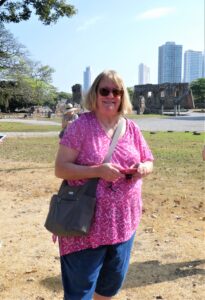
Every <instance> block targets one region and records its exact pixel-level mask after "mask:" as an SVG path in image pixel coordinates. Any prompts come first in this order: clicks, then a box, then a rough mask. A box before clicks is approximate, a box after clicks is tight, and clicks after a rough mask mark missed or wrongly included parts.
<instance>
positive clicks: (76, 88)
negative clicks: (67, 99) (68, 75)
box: [72, 83, 82, 105]
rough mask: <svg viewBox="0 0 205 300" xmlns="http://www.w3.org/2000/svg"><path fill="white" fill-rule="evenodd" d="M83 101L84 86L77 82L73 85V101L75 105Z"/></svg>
mask: <svg viewBox="0 0 205 300" xmlns="http://www.w3.org/2000/svg"><path fill="white" fill-rule="evenodd" d="M81 102H82V86H81V84H78V83H77V84H75V85H73V86H72V103H73V105H75V103H76V104H78V105H81Z"/></svg>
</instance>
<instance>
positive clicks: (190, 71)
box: [184, 50, 203, 82]
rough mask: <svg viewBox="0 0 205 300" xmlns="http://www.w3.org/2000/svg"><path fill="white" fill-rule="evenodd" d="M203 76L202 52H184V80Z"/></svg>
mask: <svg viewBox="0 0 205 300" xmlns="http://www.w3.org/2000/svg"><path fill="white" fill-rule="evenodd" d="M202 77H203V54H202V52H201V51H193V50H187V51H185V52H184V82H191V81H193V80H195V79H198V78H202Z"/></svg>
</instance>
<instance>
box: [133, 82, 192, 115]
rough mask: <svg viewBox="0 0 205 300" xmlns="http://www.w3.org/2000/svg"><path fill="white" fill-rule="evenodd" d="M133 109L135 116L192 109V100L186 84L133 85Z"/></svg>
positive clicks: (175, 112)
mask: <svg viewBox="0 0 205 300" xmlns="http://www.w3.org/2000/svg"><path fill="white" fill-rule="evenodd" d="M133 107H134V110H136V112H137V114H143V113H145V114H149V113H157V114H163V113H164V112H166V111H174V114H175V115H177V114H180V111H181V109H183V110H188V109H192V108H194V99H193V96H192V91H191V89H190V87H189V84H188V83H163V84H145V85H135V86H134V94H133Z"/></svg>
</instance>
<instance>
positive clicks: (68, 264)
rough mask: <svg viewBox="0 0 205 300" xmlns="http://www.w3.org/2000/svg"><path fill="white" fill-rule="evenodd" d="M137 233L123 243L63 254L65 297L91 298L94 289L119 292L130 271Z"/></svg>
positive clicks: (105, 293) (104, 293)
mask: <svg viewBox="0 0 205 300" xmlns="http://www.w3.org/2000/svg"><path fill="white" fill-rule="evenodd" d="M134 236H135V234H133V236H132V237H131V239H129V240H128V241H126V242H123V243H118V244H114V245H107V246H100V247H98V248H94V249H92V248H89V249H85V250H81V251H78V252H74V253H70V254H67V255H63V256H61V258H60V261H61V273H62V282H63V288H64V300H91V299H92V296H93V294H94V292H96V293H97V294H99V295H101V296H104V297H112V296H114V295H116V294H117V292H118V291H119V289H120V288H121V286H122V284H123V281H124V279H125V276H126V274H127V270H128V266H129V260H130V252H131V249H132V245H133V241H134Z"/></svg>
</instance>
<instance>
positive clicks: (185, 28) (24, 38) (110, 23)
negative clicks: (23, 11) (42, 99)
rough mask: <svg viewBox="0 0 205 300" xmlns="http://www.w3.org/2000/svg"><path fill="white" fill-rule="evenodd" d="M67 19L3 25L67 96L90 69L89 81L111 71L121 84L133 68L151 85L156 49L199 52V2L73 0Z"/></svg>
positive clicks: (132, 78)
mask: <svg viewBox="0 0 205 300" xmlns="http://www.w3.org/2000/svg"><path fill="white" fill-rule="evenodd" d="M68 2H69V3H70V4H73V5H74V6H75V7H76V8H77V9H78V14H77V15H75V16H74V17H72V18H69V19H68V18H63V19H61V20H60V21H58V23H57V24H55V25H51V26H45V25H43V24H41V22H40V21H38V20H37V18H36V17H32V18H31V19H30V20H29V21H27V22H21V23H19V24H6V28H7V29H8V30H10V31H11V32H12V33H13V35H14V37H15V38H17V40H18V41H19V42H20V43H22V44H23V45H25V46H26V47H27V49H28V51H29V52H30V54H31V58H32V59H33V60H35V61H40V62H41V63H42V64H43V65H49V66H50V67H52V68H54V69H55V73H54V75H53V85H54V86H56V87H57V88H58V90H59V91H65V92H71V87H72V85H74V84H76V83H80V84H82V83H83V71H84V70H85V68H86V67H87V66H90V67H91V70H92V80H93V79H94V78H95V77H96V76H97V75H98V74H99V73H100V72H101V71H103V70H104V69H115V70H116V71H118V72H119V73H120V74H121V76H122V77H123V79H124V81H125V84H126V85H127V86H128V87H132V86H134V85H135V84H138V65H139V64H140V63H144V64H146V65H147V66H148V67H149V68H150V79H151V83H157V72H158V70H157V68H158V47H159V46H161V45H163V44H165V43H166V42H167V41H174V42H175V43H176V44H179V45H182V46H183V52H184V51H186V50H189V49H191V50H196V51H203V50H204V12H205V10H204V2H205V0H189V1H188V0H126V1H125V0H103V1H100V0H99V1H97V0H89V1H85V0H73V1H68Z"/></svg>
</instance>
